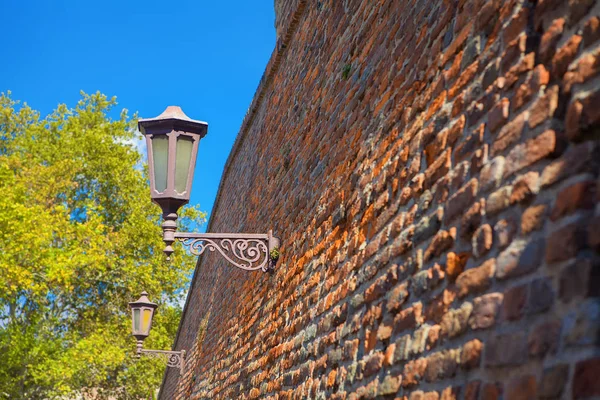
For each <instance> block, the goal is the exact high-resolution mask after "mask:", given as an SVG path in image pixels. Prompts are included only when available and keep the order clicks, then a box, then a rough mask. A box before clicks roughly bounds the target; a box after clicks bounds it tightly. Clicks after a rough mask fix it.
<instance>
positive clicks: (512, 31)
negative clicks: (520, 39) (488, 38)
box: [503, 7, 529, 43]
mask: <svg viewBox="0 0 600 400" xmlns="http://www.w3.org/2000/svg"><path fill="white" fill-rule="evenodd" d="M528 16H529V9H528V8H526V7H523V8H521V10H519V12H518V13H517V14H516V15H514V16H513V17H512V18H511V20H510V21H509V22H508V25H507V27H506V28H505V29H504V32H503V39H504V43H510V42H511V41H512V40H513V39H515V38H516V37H517V36H518V35H520V34H521V33H523V32H525V28H526V27H527V18H528Z"/></svg>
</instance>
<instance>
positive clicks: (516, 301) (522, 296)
mask: <svg viewBox="0 0 600 400" xmlns="http://www.w3.org/2000/svg"><path fill="white" fill-rule="evenodd" d="M503 300H504V301H503V303H502V313H503V317H504V319H506V320H509V321H511V320H517V319H519V318H521V317H522V316H523V313H524V310H525V305H526V304H527V285H519V286H515V287H513V288H510V289H508V290H507V291H506V292H505V293H504V299H503Z"/></svg>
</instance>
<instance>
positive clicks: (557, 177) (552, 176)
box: [541, 142, 600, 187]
mask: <svg viewBox="0 0 600 400" xmlns="http://www.w3.org/2000/svg"><path fill="white" fill-rule="evenodd" d="M599 163H600V147H599V146H597V145H596V144H595V143H592V142H586V143H581V144H578V145H575V146H570V147H569V149H568V150H567V152H566V153H565V154H563V156H562V157H561V158H559V159H558V160H556V161H554V162H552V163H551V164H550V165H548V166H547V167H546V168H544V172H543V173H542V182H541V185H542V187H544V186H549V185H553V184H555V183H557V182H559V181H561V180H563V179H564V178H565V177H567V176H571V175H575V174H578V173H581V172H593V171H595V170H596V168H598V165H599Z"/></svg>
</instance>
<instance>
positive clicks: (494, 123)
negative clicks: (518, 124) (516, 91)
mask: <svg viewBox="0 0 600 400" xmlns="http://www.w3.org/2000/svg"><path fill="white" fill-rule="evenodd" d="M509 110H510V100H508V99H507V98H506V97H505V98H503V99H502V100H500V101H499V102H498V103H496V104H495V105H494V106H493V107H492V109H491V110H490V112H489V113H488V127H489V128H490V131H491V132H496V131H497V130H498V129H499V128H500V127H501V126H502V125H503V124H504V123H505V122H506V120H507V119H508V114H509Z"/></svg>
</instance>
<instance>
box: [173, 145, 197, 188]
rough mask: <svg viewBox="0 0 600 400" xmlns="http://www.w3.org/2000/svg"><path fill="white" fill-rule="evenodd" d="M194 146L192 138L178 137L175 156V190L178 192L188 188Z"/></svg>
mask: <svg viewBox="0 0 600 400" xmlns="http://www.w3.org/2000/svg"><path fill="white" fill-rule="evenodd" d="M193 146H194V142H193V141H192V140H191V139H190V138H188V137H185V136H179V137H178V138H177V153H176V156H175V190H176V191H177V193H183V192H185V190H186V188H187V181H188V173H189V171H190V162H191V161H192V148H193Z"/></svg>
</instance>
